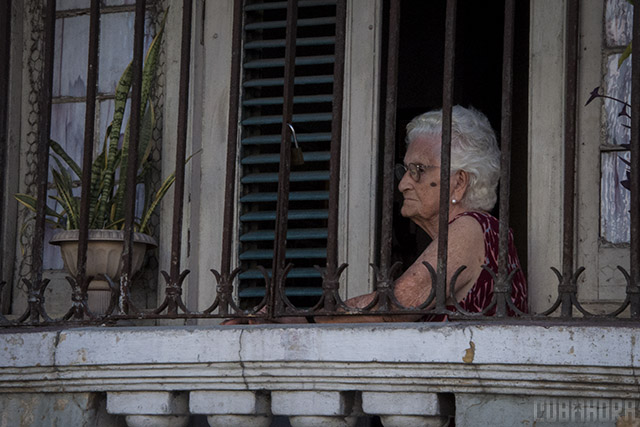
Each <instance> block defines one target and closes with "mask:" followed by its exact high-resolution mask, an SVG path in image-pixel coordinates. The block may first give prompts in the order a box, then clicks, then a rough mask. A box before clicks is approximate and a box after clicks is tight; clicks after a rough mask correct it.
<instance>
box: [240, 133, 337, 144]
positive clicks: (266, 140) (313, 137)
mask: <svg viewBox="0 0 640 427" xmlns="http://www.w3.org/2000/svg"><path fill="white" fill-rule="evenodd" d="M281 138H282V137H281V136H280V135H258V136H250V137H247V138H243V139H242V141H241V142H242V145H265V144H280V139H281ZM323 141H331V134H330V133H328V132H327V133H302V134H298V142H323Z"/></svg>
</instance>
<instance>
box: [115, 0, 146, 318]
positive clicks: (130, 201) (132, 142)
mask: <svg viewBox="0 0 640 427" xmlns="http://www.w3.org/2000/svg"><path fill="white" fill-rule="evenodd" d="M145 8H146V2H145V0H136V14H135V23H134V37H133V62H132V67H131V68H132V70H133V81H132V83H131V118H130V119H129V158H128V163H127V177H126V184H125V185H126V188H125V205H124V206H125V208H124V209H125V217H124V218H125V219H124V243H123V245H124V251H123V253H122V260H123V268H122V276H121V277H120V295H121V296H122V297H124V298H126V296H127V295H129V289H128V288H129V286H130V284H131V271H132V267H133V266H132V261H133V253H132V250H133V226H134V216H135V204H136V175H137V167H136V166H137V164H138V142H139V139H140V122H141V120H140V119H141V114H140V113H141V112H140V108H141V103H142V65H143V54H144V16H145ZM120 185H122V184H120ZM121 305H122V306H121V307H120V310H121V311H123V312H125V313H126V312H127V311H128V309H129V303H128V301H125V300H122V303H121Z"/></svg>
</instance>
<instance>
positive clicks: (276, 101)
mask: <svg viewBox="0 0 640 427" xmlns="http://www.w3.org/2000/svg"><path fill="white" fill-rule="evenodd" d="M332 101H333V96H331V95H308V96H295V97H293V103H294V104H320V103H327V102H332ZM283 102H284V100H283V98H282V97H271V98H253V99H245V100H244V101H242V105H243V106H245V107H258V106H262V105H282V103H283Z"/></svg>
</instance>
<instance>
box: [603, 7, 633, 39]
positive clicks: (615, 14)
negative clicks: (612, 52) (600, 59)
mask: <svg viewBox="0 0 640 427" xmlns="http://www.w3.org/2000/svg"><path fill="white" fill-rule="evenodd" d="M605 20H606V27H605V31H606V40H607V46H609V47H615V46H626V45H628V44H629V42H630V41H631V29H632V28H633V6H631V5H630V4H629V2H628V1H627V0H607V5H606V10H605Z"/></svg>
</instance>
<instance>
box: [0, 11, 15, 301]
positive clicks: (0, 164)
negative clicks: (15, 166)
mask: <svg viewBox="0 0 640 427" xmlns="http://www.w3.org/2000/svg"><path fill="white" fill-rule="evenodd" d="M12 3H13V2H12V1H11V0H8V1H4V2H0V28H2V30H0V31H2V33H0V58H4V60H3V63H2V65H0V180H3V181H4V182H6V180H7V178H8V177H7V176H6V175H7V173H8V172H7V166H6V165H7V147H8V145H9V144H8V139H9V138H8V134H7V131H8V126H7V121H8V115H9V112H8V105H9V99H8V98H9V73H10V71H9V63H10V61H11V7H12ZM4 190H5V186H4V185H0V203H3V202H4V196H5V192H4ZM5 215H6V214H5V210H4V209H0V248H3V247H4V240H5V228H4V218H5ZM3 279H4V270H3V262H2V261H1V260H0V283H2V281H3ZM2 293H3V292H2V289H1V288H0V313H2V312H4V309H5V308H6V304H7V303H6V302H4V303H3V302H2V296H3V295H2Z"/></svg>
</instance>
